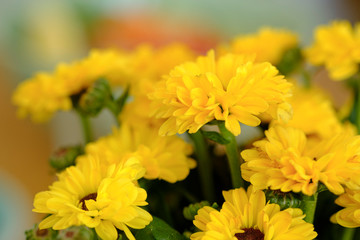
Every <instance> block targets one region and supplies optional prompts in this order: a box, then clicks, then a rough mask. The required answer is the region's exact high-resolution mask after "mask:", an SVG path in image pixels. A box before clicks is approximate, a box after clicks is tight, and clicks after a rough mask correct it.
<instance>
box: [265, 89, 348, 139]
mask: <svg viewBox="0 0 360 240" xmlns="http://www.w3.org/2000/svg"><path fill="white" fill-rule="evenodd" d="M289 103H290V105H291V106H292V109H293V114H292V118H291V119H289V120H288V121H286V122H284V121H281V119H280V120H274V121H272V122H271V124H283V125H286V126H290V127H294V128H298V129H301V130H302V131H304V133H305V134H306V136H307V137H308V139H309V138H313V139H316V140H322V139H326V138H330V137H332V136H334V135H336V134H338V133H340V132H341V131H343V130H344V128H347V127H350V125H349V126H348V125H346V124H345V125H344V124H343V123H341V121H340V119H339V118H338V116H337V113H336V111H335V108H334V107H333V102H332V101H331V100H330V97H329V96H327V95H326V93H325V92H324V91H322V90H321V89H318V88H315V87H312V88H303V87H301V86H298V85H296V84H294V88H293V95H292V97H291V98H289ZM309 109H311V111H309Z"/></svg>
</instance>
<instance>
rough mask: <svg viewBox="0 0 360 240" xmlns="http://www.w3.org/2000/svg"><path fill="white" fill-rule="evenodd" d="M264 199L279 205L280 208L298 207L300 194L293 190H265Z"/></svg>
mask: <svg viewBox="0 0 360 240" xmlns="http://www.w3.org/2000/svg"><path fill="white" fill-rule="evenodd" d="M265 196H266V200H267V201H270V203H275V204H278V205H279V206H280V209H281V210H284V209H287V208H299V207H300V205H301V196H300V195H299V194H296V193H293V192H281V191H280V190H266V191H265Z"/></svg>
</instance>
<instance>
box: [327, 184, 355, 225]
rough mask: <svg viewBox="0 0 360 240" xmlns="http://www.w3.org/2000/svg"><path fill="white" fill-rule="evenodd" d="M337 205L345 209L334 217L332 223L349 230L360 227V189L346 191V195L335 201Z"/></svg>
mask: <svg viewBox="0 0 360 240" xmlns="http://www.w3.org/2000/svg"><path fill="white" fill-rule="evenodd" d="M335 203H336V204H337V205H339V206H342V207H344V209H342V210H340V211H338V212H337V213H335V214H334V215H332V216H331V218H330V220H331V222H333V223H337V224H339V225H341V226H343V227H347V228H357V227H360V214H359V213H360V189H358V190H351V189H346V191H345V193H344V194H342V195H340V196H339V197H338V198H337V199H336V200H335Z"/></svg>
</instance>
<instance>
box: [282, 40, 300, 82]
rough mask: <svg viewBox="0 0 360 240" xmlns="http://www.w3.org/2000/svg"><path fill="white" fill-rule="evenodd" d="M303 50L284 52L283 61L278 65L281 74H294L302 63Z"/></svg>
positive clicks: (295, 48)
mask: <svg viewBox="0 0 360 240" xmlns="http://www.w3.org/2000/svg"><path fill="white" fill-rule="evenodd" d="M302 58H303V57H302V55H301V50H300V48H299V47H294V48H291V49H288V50H287V51H285V52H284V55H283V56H282V59H281V60H280V62H279V63H278V64H277V65H276V67H277V69H278V70H279V71H280V73H281V74H283V75H285V76H287V75H289V74H290V73H292V72H293V71H294V70H295V69H296V68H297V67H298V66H299V64H300V62H301V61H302Z"/></svg>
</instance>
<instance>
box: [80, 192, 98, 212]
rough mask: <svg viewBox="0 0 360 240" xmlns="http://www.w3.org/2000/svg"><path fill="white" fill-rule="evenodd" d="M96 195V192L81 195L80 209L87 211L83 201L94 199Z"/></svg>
mask: <svg viewBox="0 0 360 240" xmlns="http://www.w3.org/2000/svg"><path fill="white" fill-rule="evenodd" d="M96 197H97V193H90V194H89V195H87V196H85V197H83V198H82V199H81V200H80V203H81V209H82V210H85V211H89V209H88V208H87V207H86V204H85V201H86V200H90V199H92V200H96Z"/></svg>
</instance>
